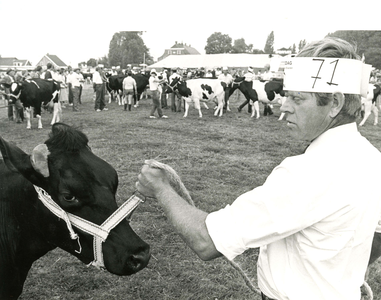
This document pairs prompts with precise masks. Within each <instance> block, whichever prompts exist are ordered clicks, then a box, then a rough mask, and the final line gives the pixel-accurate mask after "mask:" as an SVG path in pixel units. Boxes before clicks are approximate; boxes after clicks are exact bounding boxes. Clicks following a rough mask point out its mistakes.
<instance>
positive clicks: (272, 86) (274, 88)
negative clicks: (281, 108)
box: [265, 81, 285, 101]
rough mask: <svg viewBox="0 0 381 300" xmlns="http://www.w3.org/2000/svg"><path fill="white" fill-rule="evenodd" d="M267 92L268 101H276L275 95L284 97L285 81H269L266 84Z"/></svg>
mask: <svg viewBox="0 0 381 300" xmlns="http://www.w3.org/2000/svg"><path fill="white" fill-rule="evenodd" d="M265 92H266V94H267V99H269V100H270V101H272V100H274V99H275V94H279V95H281V96H282V97H284V95H285V93H284V91H283V81H268V82H266V83H265Z"/></svg>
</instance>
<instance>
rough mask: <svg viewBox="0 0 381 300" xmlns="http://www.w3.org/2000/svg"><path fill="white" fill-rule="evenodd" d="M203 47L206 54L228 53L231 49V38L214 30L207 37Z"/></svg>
mask: <svg viewBox="0 0 381 300" xmlns="http://www.w3.org/2000/svg"><path fill="white" fill-rule="evenodd" d="M204 49H205V53H206V54H217V53H230V52H231V51H232V49H233V46H232V39H231V37H230V36H229V35H227V34H222V33H221V32H215V33H213V34H212V35H211V36H210V37H208V39H207V41H206V46H205V48H204Z"/></svg>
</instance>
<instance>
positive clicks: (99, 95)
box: [94, 83, 106, 110]
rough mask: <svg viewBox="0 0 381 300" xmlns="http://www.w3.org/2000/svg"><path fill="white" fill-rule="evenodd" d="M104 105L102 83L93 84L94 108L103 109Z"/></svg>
mask: <svg viewBox="0 0 381 300" xmlns="http://www.w3.org/2000/svg"><path fill="white" fill-rule="evenodd" d="M105 106H106V102H105V91H104V84H103V83H101V84H95V106H94V109H95V110H97V109H100V110H102V109H104V108H105Z"/></svg>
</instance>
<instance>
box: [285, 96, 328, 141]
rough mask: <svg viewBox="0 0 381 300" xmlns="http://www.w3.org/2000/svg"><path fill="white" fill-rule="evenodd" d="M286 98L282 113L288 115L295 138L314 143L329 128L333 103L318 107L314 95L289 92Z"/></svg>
mask: <svg viewBox="0 0 381 300" xmlns="http://www.w3.org/2000/svg"><path fill="white" fill-rule="evenodd" d="M286 96H287V100H286V102H285V103H284V104H283V105H282V107H281V111H282V112H285V113H287V121H288V123H287V126H288V127H289V128H290V129H291V132H292V135H293V136H294V137H295V138H297V139H301V140H308V141H312V140H314V139H315V138H317V137H318V136H319V135H320V134H322V133H323V132H325V131H326V130H327V129H328V128H329V125H330V123H331V121H332V118H331V117H330V116H329V112H330V109H331V104H332V102H330V103H328V104H327V105H325V106H318V105H317V100H316V96H315V95H314V94H313V93H302V92H294V91H288V92H286Z"/></svg>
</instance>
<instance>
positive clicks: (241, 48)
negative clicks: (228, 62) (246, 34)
mask: <svg viewBox="0 0 381 300" xmlns="http://www.w3.org/2000/svg"><path fill="white" fill-rule="evenodd" d="M252 49H253V44H249V45H246V42H245V39H244V38H241V39H238V40H234V46H233V48H232V51H231V52H232V53H250V52H251V51H252Z"/></svg>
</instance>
